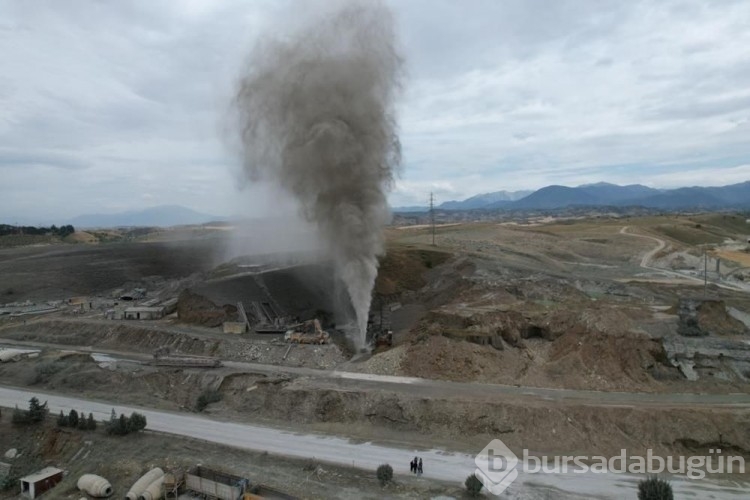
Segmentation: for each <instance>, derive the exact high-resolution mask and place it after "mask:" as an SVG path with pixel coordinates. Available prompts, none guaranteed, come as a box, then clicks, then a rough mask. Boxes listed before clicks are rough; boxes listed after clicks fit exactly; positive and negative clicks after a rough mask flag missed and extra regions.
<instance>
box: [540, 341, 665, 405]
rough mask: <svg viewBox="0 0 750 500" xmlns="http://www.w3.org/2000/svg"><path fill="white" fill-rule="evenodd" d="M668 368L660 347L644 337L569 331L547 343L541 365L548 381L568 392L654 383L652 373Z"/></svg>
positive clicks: (635, 386)
mask: <svg viewBox="0 0 750 500" xmlns="http://www.w3.org/2000/svg"><path fill="white" fill-rule="evenodd" d="M670 369H671V370H675V369H674V368H671V366H670V365H669V363H668V361H667V356H666V353H665V352H664V347H663V346H662V344H661V342H660V341H658V340H654V339H651V338H649V337H647V336H646V335H637V334H625V335H602V334H599V333H596V332H586V331H582V330H578V331H576V330H572V331H570V332H568V333H567V334H565V335H563V336H562V337H560V338H559V339H557V341H555V342H554V343H552V344H551V347H550V350H549V354H548V356H547V359H546V364H545V366H544V372H545V373H546V374H547V375H548V377H549V379H550V380H552V379H555V378H558V379H560V380H564V381H565V386H566V387H569V388H572V389H578V388H580V389H584V388H585V389H594V388H595V389H600V390H602V389H603V390H608V389H609V390H621V389H632V388H641V387H646V386H649V385H653V384H655V383H656V381H655V380H654V378H653V376H652V373H656V372H659V373H666V372H667V371H669V370H670Z"/></svg>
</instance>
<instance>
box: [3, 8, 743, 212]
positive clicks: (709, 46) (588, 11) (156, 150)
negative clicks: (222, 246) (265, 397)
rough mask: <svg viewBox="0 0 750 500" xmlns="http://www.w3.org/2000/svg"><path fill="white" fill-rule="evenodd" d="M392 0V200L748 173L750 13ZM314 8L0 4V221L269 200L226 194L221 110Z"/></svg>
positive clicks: (738, 178)
mask: <svg viewBox="0 0 750 500" xmlns="http://www.w3.org/2000/svg"><path fill="white" fill-rule="evenodd" d="M392 4H393V11H394V15H395V18H396V21H397V23H398V31H399V34H400V44H401V46H402V48H403V53H404V56H405V59H406V64H407V72H408V77H407V80H406V86H405V89H404V93H403V95H402V97H401V99H400V102H399V104H398V109H399V119H400V120H399V121H400V131H401V140H402V144H403V150H404V159H403V173H402V175H401V177H400V179H399V180H398V182H397V184H396V186H395V189H394V190H393V192H392V193H391V196H390V200H391V203H392V204H393V205H395V206H403V205H413V204H424V203H425V202H426V200H427V198H428V196H429V192H430V191H434V192H435V193H436V195H437V197H438V200H439V201H446V200H449V199H462V198H465V197H467V196H470V195H473V194H476V193H480V192H488V191H497V190H503V189H505V190H517V189H534V188H539V187H542V186H544V185H547V184H564V185H578V184H582V183H588V182H598V181H609V182H615V183H621V184H622V183H642V184H647V185H650V186H654V187H679V186H684V185H696V184H698V185H723V184H730V183H735V182H742V181H745V180H750V50H748V47H750V2H747V1H745V0H738V1H731V0H721V1H716V2H701V1H689V2H679V1H669V0H665V1H658V2H656V1H652V2H637V1H619V0H618V1H615V0H611V1H598V0H597V1H583V0H580V1H564V0H548V1H542V0H538V1H527V0H518V1H494V0H493V1H478V0H476V1H458V0H453V1H439V0H437V1H436V0H401V1H395V0H393V2H392ZM312 5H313V4H311V3H310V2H303V1H302V0H299V1H275V0H267V1H249V0H233V1H232V0H230V1H218V0H200V1H199V0H191V1H184V0H183V1H179V2H174V1H166V0H164V1H154V0H146V1H127V2H102V1H76V0H69V1H65V2H61V1H54V0H49V1H35V2H28V1H24V0H15V1H14V0H0V219H10V218H13V217H24V218H26V217H31V218H38V219H40V220H50V219H52V218H66V217H72V216H75V215H78V214H81V213H105V212H118V211H123V210H133V209H138V208H142V207H146V206H154V205H161V204H180V205H184V206H188V207H190V208H193V209H196V210H199V211H204V212H208V213H213V214H230V213H236V212H237V210H236V207H237V206H238V203H245V204H247V200H248V199H251V200H260V201H259V202H258V203H255V208H254V209H258V210H261V208H258V207H257V205H269V204H271V203H272V202H273V196H269V195H268V194H267V193H264V191H263V189H262V188H256V189H255V190H254V191H253V192H250V193H247V192H246V193H243V194H238V191H237V189H236V186H237V181H236V178H235V175H234V172H236V166H237V164H238V163H239V160H238V158H237V156H236V154H234V153H233V152H232V151H231V148H229V147H227V142H228V141H227V139H226V135H227V131H226V121H227V120H226V116H227V109H228V107H229V102H230V98H231V95H232V89H233V86H234V84H235V82H236V80H237V77H238V75H239V72H240V69H241V67H242V66H243V64H246V63H247V61H246V60H245V59H246V55H247V54H248V53H249V51H250V48H251V47H252V46H253V44H254V43H255V41H256V40H258V39H259V37H262V36H264V34H267V33H274V32H275V31H278V28H279V26H280V23H287V22H294V21H297V20H299V19H300V18H303V17H304V16H305V15H306V11H308V10H312V9H314V7H312ZM241 200H244V202H242V201H241ZM250 206H251V207H252V206H254V205H253V203H250ZM0 222H4V221H0ZM11 222H12V221H11Z"/></svg>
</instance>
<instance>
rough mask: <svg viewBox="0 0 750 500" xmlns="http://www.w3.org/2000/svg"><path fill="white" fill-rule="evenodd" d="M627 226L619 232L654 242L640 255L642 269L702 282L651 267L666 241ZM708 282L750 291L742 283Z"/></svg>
mask: <svg viewBox="0 0 750 500" xmlns="http://www.w3.org/2000/svg"><path fill="white" fill-rule="evenodd" d="M629 227H630V226H623V227H622V229H620V234H625V235H628V236H634V237H636V238H645V239H648V240H651V241H655V242H656V247H655V248H654V249H653V250H649V251H648V252H646V253H645V254H643V257H641V267H642V268H643V269H648V270H649V271H655V272H658V273H661V274H664V275H667V276H672V277H675V278H680V279H682V280H688V281H693V282H696V283H701V284H703V283H704V279H703V278H697V277H695V276H690V275H687V274H683V273H680V272H677V271H670V270H668V269H661V268H659V267H653V266H652V265H651V261H652V260H653V258H654V256H655V255H656V254H657V253H659V252H660V251H661V250H663V249H664V247H666V246H667V243H666V241H664V240H662V239H661V238H657V237H656V236H649V235H646V234H638V233H631V232H628V228H629ZM708 282H709V283H711V284H712V285H716V286H718V287H721V288H725V289H727V290H734V291H740V292H747V291H750V287H745V286H742V285H739V284H736V285H735V284H729V283H721V282H717V281H715V280H713V279H711V278H709V279H708Z"/></svg>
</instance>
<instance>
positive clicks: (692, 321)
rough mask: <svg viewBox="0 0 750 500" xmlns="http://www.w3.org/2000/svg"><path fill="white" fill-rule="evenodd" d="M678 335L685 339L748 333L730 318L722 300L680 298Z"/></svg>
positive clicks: (739, 323)
mask: <svg viewBox="0 0 750 500" xmlns="http://www.w3.org/2000/svg"><path fill="white" fill-rule="evenodd" d="M677 312H678V315H679V318H680V323H679V327H678V333H679V334H680V335H683V336H685V337H705V336H707V335H722V336H738V335H746V334H747V333H748V331H747V327H746V326H745V324H744V323H743V322H742V321H740V320H738V319H736V318H733V317H732V316H730V314H729V312H728V311H727V307H726V304H725V303H724V301H722V300H713V299H711V300H709V299H689V298H682V299H680V301H679V304H678V306H677Z"/></svg>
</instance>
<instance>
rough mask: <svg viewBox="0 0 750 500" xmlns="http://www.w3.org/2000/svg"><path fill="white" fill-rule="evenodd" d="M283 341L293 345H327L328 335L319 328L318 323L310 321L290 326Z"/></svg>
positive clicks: (315, 320) (317, 321) (316, 320)
mask: <svg viewBox="0 0 750 500" xmlns="http://www.w3.org/2000/svg"><path fill="white" fill-rule="evenodd" d="M284 340H286V341H287V342H291V343H293V344H321V345H322V344H327V343H328V342H329V341H330V335H329V334H328V332H326V331H325V330H323V328H322V327H321V326H320V321H319V320H318V319H317V318H316V319H311V320H308V321H303V322H302V323H297V324H296V325H291V327H290V329H289V330H287V332H286V334H285V335H284Z"/></svg>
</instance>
